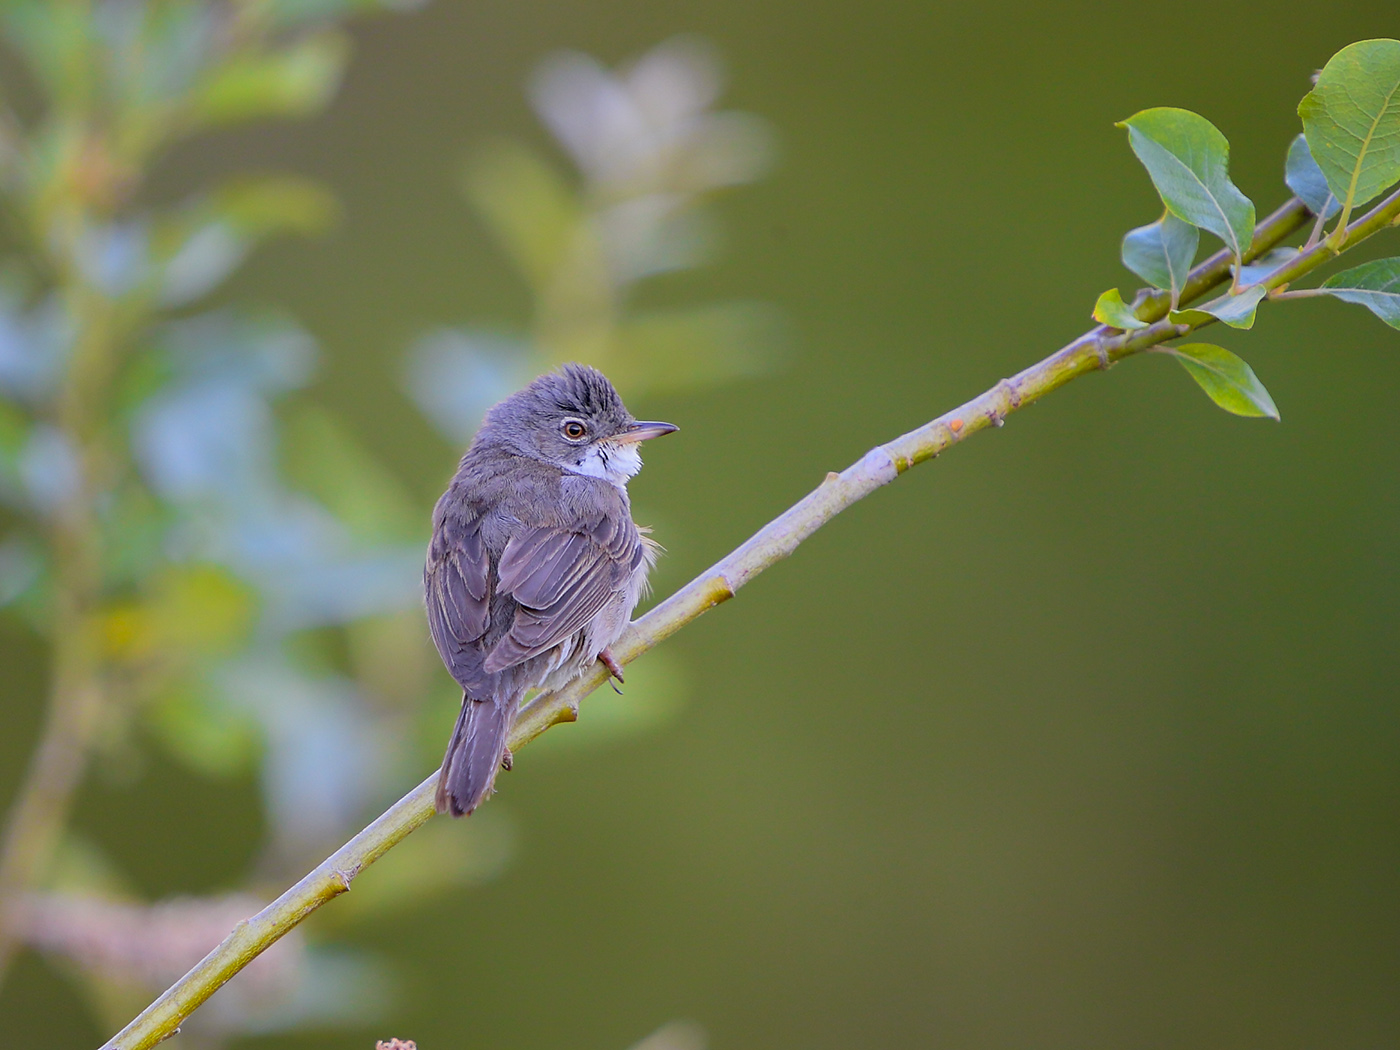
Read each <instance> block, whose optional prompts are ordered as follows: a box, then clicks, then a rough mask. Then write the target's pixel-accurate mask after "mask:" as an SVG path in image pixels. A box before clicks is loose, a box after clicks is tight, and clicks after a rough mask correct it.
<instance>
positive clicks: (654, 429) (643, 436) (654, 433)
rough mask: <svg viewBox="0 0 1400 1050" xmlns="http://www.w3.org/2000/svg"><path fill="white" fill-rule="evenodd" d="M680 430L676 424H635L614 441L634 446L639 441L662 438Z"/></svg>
mask: <svg viewBox="0 0 1400 1050" xmlns="http://www.w3.org/2000/svg"><path fill="white" fill-rule="evenodd" d="M679 429H680V427H678V426H676V425H675V424H674V423H633V424H632V429H630V430H626V431H624V432H623V433H621V434H619V435H618V436H617V437H615V438H613V440H614V441H616V442H617V443H618V444H619V445H634V444H636V443H637V442H638V441H645V440H647V439H648V438H656V437H660V436H661V435H662V434H671V433H674V432H675V431H677V430H679Z"/></svg>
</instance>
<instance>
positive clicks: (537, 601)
mask: <svg viewBox="0 0 1400 1050" xmlns="http://www.w3.org/2000/svg"><path fill="white" fill-rule="evenodd" d="M642 556H643V550H642V543H641V538H640V537H639V536H638V535H637V530H636V526H634V525H633V524H632V523H631V521H630V520H628V521H626V522H625V523H620V522H616V521H613V520H611V519H605V520H604V521H603V522H602V523H601V524H599V525H598V527H596V528H594V529H592V530H590V531H588V532H578V531H570V530H566V529H559V528H552V527H539V528H533V529H529V530H526V531H524V532H521V533H518V534H517V535H515V536H513V537H512V538H511V540H510V542H509V543H507V544H506V549H505V550H504V551H503V552H502V554H501V562H500V565H499V566H497V569H496V574H497V585H498V587H499V588H500V591H501V593H502V594H508V595H510V596H511V597H512V598H514V599H515V601H516V603H517V606H518V607H517V609H516V610H515V620H514V622H513V623H512V624H511V627H510V630H509V631H507V632H506V633H505V635H503V636H502V637H501V640H500V641H499V642H497V643H496V645H495V646H494V648H492V650H491V652H490V654H489V655H488V656H487V657H486V664H485V667H486V670H487V671H488V672H492V673H494V672H497V671H503V670H505V669H506V668H507V667H514V666H515V665H516V664H518V663H522V662H523V661H525V660H528V659H530V658H531V657H532V656H538V655H539V654H540V653H542V652H545V651H546V650H548V649H550V648H552V647H554V646H556V645H558V644H559V643H560V642H562V641H564V640H565V639H566V638H568V637H569V636H570V635H571V634H573V633H574V632H575V631H578V630H579V629H580V628H582V627H583V626H584V625H585V624H586V623H588V621H589V620H591V619H592V618H593V617H594V616H595V615H596V614H597V613H598V611H599V610H600V609H602V608H603V606H604V605H605V604H607V602H608V600H609V599H610V598H612V597H613V596H614V595H615V594H617V593H618V592H619V591H621V590H622V589H624V588H625V587H626V585H627V580H628V579H629V578H630V577H631V575H632V573H633V572H635V571H636V569H637V566H638V565H640V564H641V560H642Z"/></svg>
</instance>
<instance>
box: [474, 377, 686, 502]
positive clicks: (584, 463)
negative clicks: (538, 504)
mask: <svg viewBox="0 0 1400 1050" xmlns="http://www.w3.org/2000/svg"><path fill="white" fill-rule="evenodd" d="M675 429H676V427H675V426H673V425H672V424H670V423H653V422H638V421H637V420H636V419H634V418H633V417H632V413H631V412H628V411H627V406H626V405H624V404H623V403H622V398H621V397H620V396H619V395H618V392H617V390H616V389H615V388H614V387H613V385H612V383H610V382H608V378H607V376H605V375H603V373H602V372H599V371H598V370H597V369H596V368H590V367H588V366H587V365H565V366H564V367H563V368H561V369H559V370H558V371H557V372H549V373H547V374H545V375H542V376H540V377H539V378H538V379H536V380H535V381H534V382H533V383H531V384H530V385H529V386H527V387H526V388H525V389H524V390H521V391H519V392H518V393H515V394H512V395H511V396H510V397H508V398H506V399H505V400H504V401H502V402H501V403H500V404H498V405H497V406H496V407H495V408H493V409H491V411H490V412H488V413H487V414H486V419H485V421H484V422H483V423H482V428H481V434H480V435H479V438H478V440H487V441H492V442H495V443H500V444H503V445H506V446H508V447H510V448H512V449H513V450H514V451H516V452H519V453H521V454H523V455H526V456H529V457H530V458H532V459H538V460H541V461H543V462H545V463H550V464H552V465H554V466H557V467H559V468H560V469H561V470H565V471H568V472H569V473H571V474H585V475H588V476H589V477H595V478H602V479H603V480H605V481H610V482H612V483H613V484H614V485H618V486H625V485H626V484H627V479H628V478H630V477H632V475H634V474H636V473H637V471H639V470H641V469H642V457H641V454H640V452H639V451H638V445H639V444H640V443H641V442H643V441H645V440H647V439H648V438H654V437H660V436H661V435H662V434H669V433H671V432H672V431H674V430H675Z"/></svg>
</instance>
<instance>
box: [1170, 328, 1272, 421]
mask: <svg viewBox="0 0 1400 1050" xmlns="http://www.w3.org/2000/svg"><path fill="white" fill-rule="evenodd" d="M1162 349H1163V351H1164V352H1165V353H1168V354H1171V355H1172V356H1173V357H1175V358H1176V359H1177V361H1179V362H1180V363H1181V367H1182V368H1184V369H1186V371H1187V372H1188V373H1189V374H1190V376H1191V378H1192V379H1194V380H1195V381H1196V383H1197V384H1198V385H1199V386H1200V388H1201V389H1202V390H1204V391H1205V392H1206V394H1207V396H1209V397H1210V399H1211V400H1212V401H1214V402H1215V403H1216V404H1217V405H1219V406H1220V407H1221V408H1223V409H1224V410H1225V411H1226V412H1233V413H1234V414H1235V415H1237V416H1255V417H1258V416H1264V417H1267V418H1269V419H1278V417H1279V416H1278V406H1276V405H1275V404H1274V399H1273V398H1271V397H1270V396H1269V392H1268V391H1267V390H1265V389H1264V384H1263V383H1261V382H1259V377H1258V376H1256V375H1255V374H1254V369H1252V368H1250V367H1249V365H1247V364H1245V363H1244V361H1242V360H1241V359H1240V358H1238V357H1236V356H1235V355H1234V354H1232V353H1230V351H1228V350H1226V349H1224V348H1222V347H1219V346H1212V345H1211V344H1210V343H1187V344H1186V345H1184V346H1168V347H1163V348H1162Z"/></svg>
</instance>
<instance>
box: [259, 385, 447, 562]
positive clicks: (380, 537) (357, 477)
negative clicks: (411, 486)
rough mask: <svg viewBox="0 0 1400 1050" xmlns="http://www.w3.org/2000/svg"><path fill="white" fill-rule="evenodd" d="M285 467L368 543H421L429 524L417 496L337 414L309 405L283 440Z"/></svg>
mask: <svg viewBox="0 0 1400 1050" xmlns="http://www.w3.org/2000/svg"><path fill="white" fill-rule="evenodd" d="M282 447H283V467H284V468H285V470H286V471H287V474H288V476H289V477H290V478H291V480H292V481H294V482H295V483H296V484H297V485H298V486H299V487H300V488H302V489H304V490H305V491H306V492H307V493H309V494H310V495H311V496H312V497H314V498H315V499H316V500H318V501H319V502H320V503H321V504H322V506H324V507H325V508H326V509H327V510H329V511H331V512H332V513H333V514H334V515H335V516H336V517H337V518H339V519H340V520H341V522H342V523H343V524H344V525H345V526H346V528H347V529H349V531H350V533H351V535H352V536H354V537H355V538H356V539H358V540H361V541H363V542H365V543H371V544H388V543H417V542H419V541H421V540H422V539H423V530H424V528H425V526H426V524H427V523H426V522H425V521H424V520H423V519H422V515H421V514H420V513H419V511H418V507H417V505H416V503H415V502H414V500H413V498H412V497H411V495H410V494H409V493H408V492H407V491H406V490H405V489H404V487H403V484H402V483H401V482H400V481H399V479H398V478H396V477H394V475H393V474H392V473H390V472H389V471H388V470H387V469H386V468H385V467H384V466H383V465H382V464H381V463H380V462H379V461H378V460H377V459H376V458H375V457H374V455H373V454H372V453H371V452H370V450H369V449H367V448H365V447H364V446H363V444H361V442H360V441H359V439H358V438H357V437H356V435H355V434H354V433H353V432H352V431H350V429H349V428H347V427H346V426H345V425H344V424H343V423H342V422H341V421H340V420H339V419H338V418H336V416H334V415H332V414H331V413H330V412H328V411H326V410H325V409H323V408H321V407H319V406H317V405H314V404H311V403H304V404H301V405H299V406H298V407H297V408H296V409H295V410H294V411H292V412H291V413H290V414H289V416H288V418H287V420H286V425H285V429H284V432H283V439H282Z"/></svg>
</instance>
